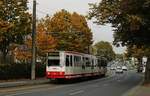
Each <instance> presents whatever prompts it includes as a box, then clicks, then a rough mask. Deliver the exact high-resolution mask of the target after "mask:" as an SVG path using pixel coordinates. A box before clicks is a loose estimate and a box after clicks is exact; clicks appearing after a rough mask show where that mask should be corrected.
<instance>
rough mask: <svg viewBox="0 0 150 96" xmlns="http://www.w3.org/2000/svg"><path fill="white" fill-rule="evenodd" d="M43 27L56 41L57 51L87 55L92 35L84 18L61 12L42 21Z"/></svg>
mask: <svg viewBox="0 0 150 96" xmlns="http://www.w3.org/2000/svg"><path fill="white" fill-rule="evenodd" d="M42 22H43V25H44V26H43V27H44V29H45V30H46V32H48V34H51V35H52V36H53V37H54V38H56V39H57V43H58V44H57V47H56V49H57V50H67V51H77V52H83V53H88V48H89V46H90V45H91V44H92V33H91V30H90V29H89V27H88V25H87V22H86V19H85V17H84V16H82V15H79V14H78V13H76V12H74V13H72V14H71V13H69V12H67V11H66V10H64V9H63V10H61V11H60V12H57V13H55V14H54V15H53V16H52V17H49V16H46V17H45V18H43V19H42Z"/></svg>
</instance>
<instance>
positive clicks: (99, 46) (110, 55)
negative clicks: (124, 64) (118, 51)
mask: <svg viewBox="0 0 150 96" xmlns="http://www.w3.org/2000/svg"><path fill="white" fill-rule="evenodd" d="M94 49H95V50H96V54H95V55H96V56H99V57H105V58H106V59H107V60H108V61H111V60H113V59H115V52H114V51H113V48H112V45H111V44H110V43H109V42H105V41H100V42H98V43H96V44H95V45H94Z"/></svg>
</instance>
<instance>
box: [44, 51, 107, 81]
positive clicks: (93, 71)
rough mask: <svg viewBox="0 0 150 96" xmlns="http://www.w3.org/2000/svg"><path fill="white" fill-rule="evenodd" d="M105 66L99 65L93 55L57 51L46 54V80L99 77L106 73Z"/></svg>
mask: <svg viewBox="0 0 150 96" xmlns="http://www.w3.org/2000/svg"><path fill="white" fill-rule="evenodd" d="M101 65H106V64H100V62H99V60H98V58H96V56H93V55H89V54H83V53H78V52H72V51H57V52H49V53H48V54H47V66H46V77H47V78H48V79H72V78H79V77H90V76H101V75H105V73H106V66H101Z"/></svg>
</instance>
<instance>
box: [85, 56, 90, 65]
mask: <svg viewBox="0 0 150 96" xmlns="http://www.w3.org/2000/svg"><path fill="white" fill-rule="evenodd" d="M86 67H90V59H89V58H86Z"/></svg>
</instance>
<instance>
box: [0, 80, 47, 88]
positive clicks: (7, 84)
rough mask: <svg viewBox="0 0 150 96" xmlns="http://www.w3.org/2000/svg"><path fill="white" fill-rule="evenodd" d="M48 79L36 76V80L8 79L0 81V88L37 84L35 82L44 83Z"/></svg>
mask: <svg viewBox="0 0 150 96" xmlns="http://www.w3.org/2000/svg"><path fill="white" fill-rule="evenodd" d="M48 82H49V80H48V79H46V78H38V79H36V80H29V79H24V80H20V81H19V80H16V81H9V82H0V88H10V87H18V86H26V85H37V84H44V83H48Z"/></svg>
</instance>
